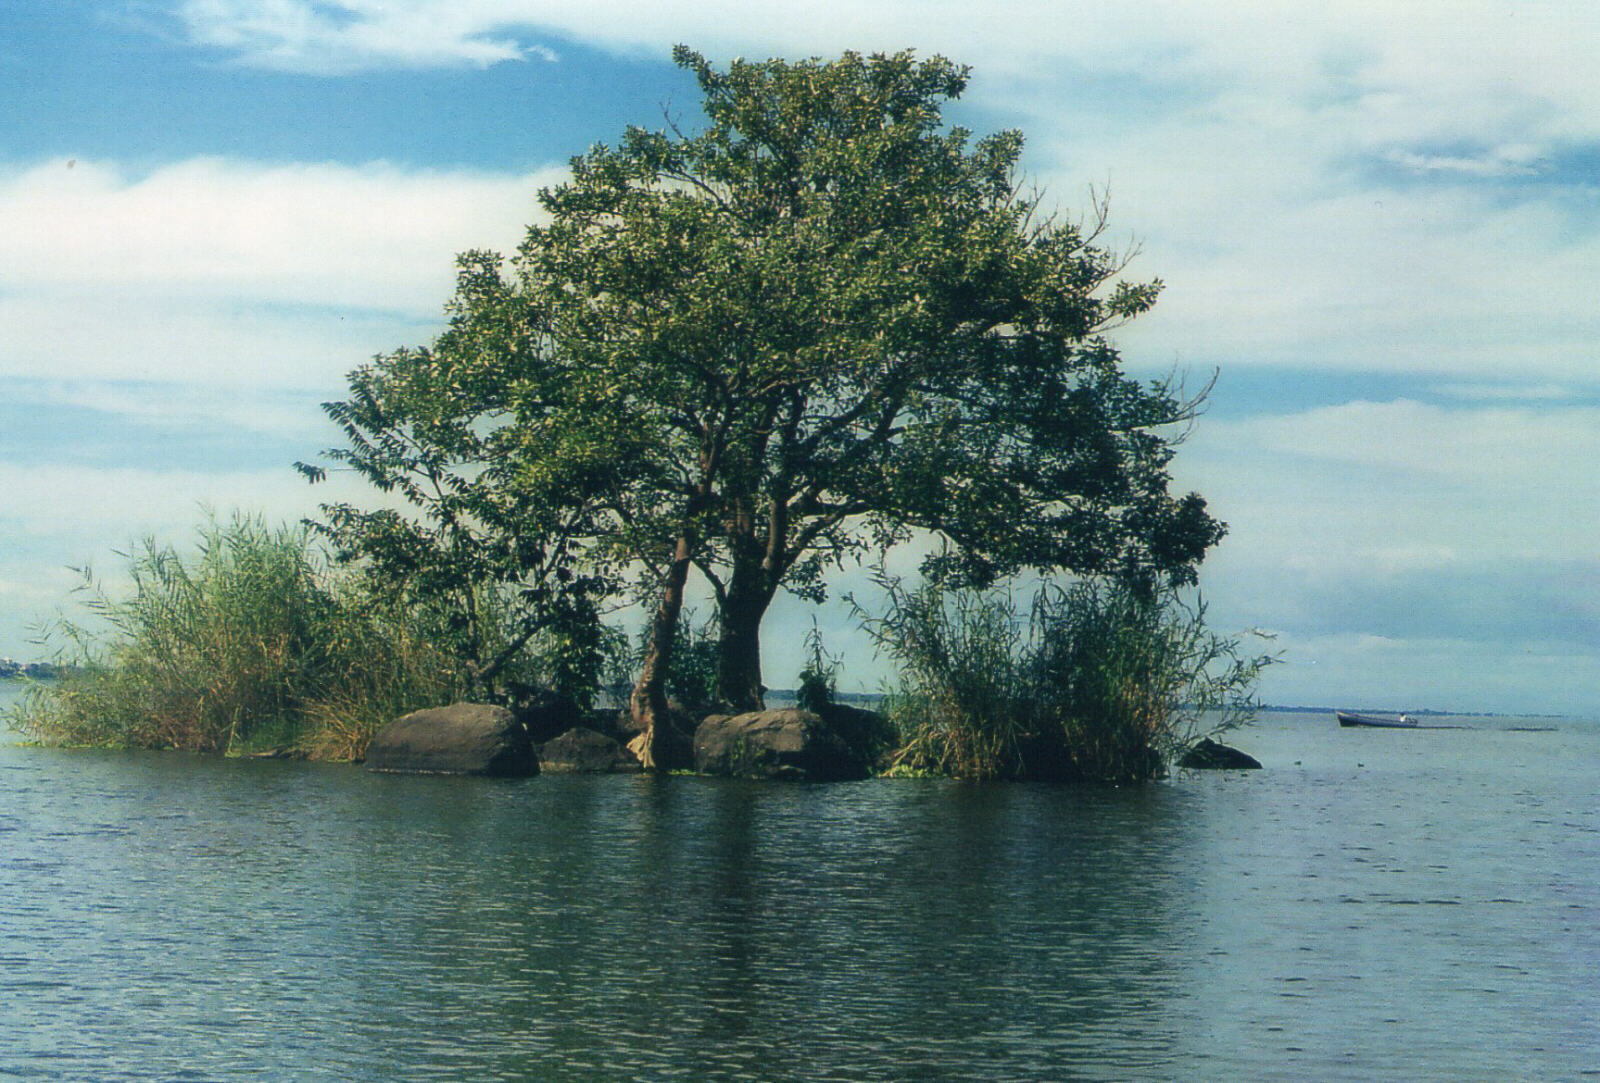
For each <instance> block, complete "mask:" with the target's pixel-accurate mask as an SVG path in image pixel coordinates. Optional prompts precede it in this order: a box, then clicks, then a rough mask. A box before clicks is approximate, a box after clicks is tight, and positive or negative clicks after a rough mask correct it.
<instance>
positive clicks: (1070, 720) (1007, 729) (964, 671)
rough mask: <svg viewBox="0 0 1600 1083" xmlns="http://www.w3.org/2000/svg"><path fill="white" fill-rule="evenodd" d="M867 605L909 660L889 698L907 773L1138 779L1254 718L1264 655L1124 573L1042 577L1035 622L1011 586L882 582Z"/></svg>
mask: <svg viewBox="0 0 1600 1083" xmlns="http://www.w3.org/2000/svg"><path fill="white" fill-rule="evenodd" d="M879 584H880V586H882V587H883V588H884V591H885V594H886V596H887V600H888V608H887V612H886V613H885V614H884V615H883V616H881V617H872V616H870V615H866V614H864V613H862V611H861V610H860V608H859V606H858V607H857V612H858V615H861V616H862V617H863V624H864V626H865V627H866V629H867V631H868V632H869V633H870V634H871V635H872V636H873V638H874V639H875V641H876V642H877V643H878V645H879V646H880V648H882V649H884V650H886V651H887V652H888V653H889V654H890V655H891V657H893V658H894V659H895V660H896V661H897V662H898V663H899V665H900V669H901V675H900V686H899V688H898V689H896V690H895V691H894V692H893V693H892V694H891V695H890V696H889V697H888V701H887V707H888V710H889V712H890V715H891V717H892V718H893V719H894V721H895V723H896V725H897V726H898V727H899V729H900V734H901V740H902V747H901V749H900V752H899V754H898V755H897V757H896V761H895V762H896V766H897V767H898V768H899V769H900V771H901V772H902V773H922V772H930V771H932V772H938V773H943V774H948V775H951V776H953V777H956V778H969V779H986V778H1026V777H1049V778H1071V779H1080V780H1085V781H1101V782H1136V781H1144V780H1147V779H1150V778H1154V777H1158V776H1160V775H1162V774H1164V773H1165V770H1166V765H1167V763H1168V762H1169V761H1170V759H1171V758H1172V757H1173V756H1174V755H1175V754H1176V753H1177V752H1178V751H1179V750H1181V749H1182V748H1185V747H1187V746H1188V745H1189V744H1192V743H1193V742H1194V741H1196V740H1198V739H1199V738H1200V737H1201V736H1204V735H1206V734H1210V733H1216V732H1219V731H1222V730H1226V729H1230V728H1232V727H1234V726H1237V725H1239V724H1240V723H1241V722H1243V721H1244V720H1246V719H1248V718H1249V717H1250V715H1251V714H1253V713H1254V707H1255V703H1254V698H1253V692H1254V687H1255V683H1256V679H1257V676H1258V674H1259V673H1260V670H1261V668H1262V667H1263V666H1265V665H1267V664H1268V663H1269V662H1270V661H1271V659H1270V658H1269V657H1267V656H1256V657H1250V656H1246V655H1243V654H1241V653H1240V641H1239V640H1237V639H1230V638H1227V637H1223V636H1219V635H1216V634H1215V633H1213V632H1211V631H1209V630H1208V629H1207V628H1206V625H1205V610H1204V606H1203V605H1202V604H1199V603H1197V604H1196V605H1194V606H1193V607H1190V606H1188V605H1186V604H1185V603H1184V602H1183V601H1182V600H1181V599H1180V598H1179V597H1178V596H1177V595H1176V594H1175V593H1173V592H1167V593H1158V594H1155V595H1149V594H1143V593H1140V592H1139V591H1136V590H1134V589H1133V588H1131V587H1129V586H1127V585H1125V584H1122V583H1120V582H1115V581H1101V580H1082V581H1077V582H1074V583H1073V584H1071V585H1070V586H1067V587H1059V586H1046V587H1044V588H1042V589H1041V590H1040V591H1039V593H1038V594H1037V595H1036V596H1035V597H1034V600H1033V604H1032V606H1031V608H1030V611H1029V614H1028V617H1027V619H1026V620H1024V619H1022V617H1021V616H1020V615H1019V613H1018V611H1017V608H1016V606H1015V604H1014V603H1013V601H1012V599H1011V596H1010V595H1009V594H1008V593H1005V592H1003V591H989V592H979V591H973V590H954V589H947V588H945V587H942V586H939V585H937V584H934V583H925V584H923V585H921V586H919V587H917V588H916V589H914V590H908V589H906V588H905V587H904V586H903V585H902V584H901V583H900V582H899V581H898V580H896V579H893V578H891V577H887V576H880V577H879Z"/></svg>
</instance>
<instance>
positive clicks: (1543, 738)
mask: <svg viewBox="0 0 1600 1083" xmlns="http://www.w3.org/2000/svg"><path fill="white" fill-rule="evenodd" d="M1450 721H1460V720H1450ZM1516 721H1517V720H1511V719H1484V720H1477V723H1478V724H1480V725H1482V726H1483V727H1484V728H1481V729H1471V730H1429V731H1416V732H1406V731H1385V730H1340V729H1339V728H1338V727H1337V725H1336V724H1335V722H1334V720H1333V718H1332V716H1331V715H1292V714H1267V715H1264V716H1263V717H1262V720H1261V722H1260V723H1258V725H1257V726H1255V727H1253V728H1251V729H1249V730H1246V731H1242V732H1241V733H1238V734H1236V735H1234V737H1233V738H1232V739H1231V740H1232V743H1234V744H1236V745H1238V746H1240V747H1242V748H1245V749H1246V750H1248V751H1250V752H1252V753H1253V754H1254V755H1256V756H1257V757H1258V758H1259V759H1261V760H1262V761H1263V762H1264V763H1265V764H1266V768H1267V769H1266V770H1264V771H1261V772H1255V773H1252V774H1200V773H1180V774H1179V775H1178V776H1177V777H1176V778H1174V779H1173V780H1171V781H1169V782H1166V783H1162V784H1158V785H1152V786H1147V787H1143V788H1137V789H1123V790H1076V789H1056V788H1049V787H1041V786H1024V785H1009V786H988V787H981V786H966V785H958V784H949V783H942V782H937V781H910V780H908V781H878V782H866V783H850V784H840V785H830V786H785V785H775V784H767V785H757V784H740V783H729V782H717V781H710V780H702V779H694V778H668V779H647V778H637V777H607V778H577V777H561V776H546V777H541V778H536V779H532V780H527V781H521V782H494V781H480V780H466V779H441V778H416V777H394V776H375V775H370V774H367V773H365V772H363V771H361V770H359V769H353V768H348V767H338V766H325V765H324V766H319V765H309V764H292V763H280V762H223V761H217V760H209V759H199V758H194V757H190V756H183V755H176V754H168V755H159V754H108V753H96V752H62V751H52V750H45V749H33V748H24V747H17V746H15V745H0V1079H4V1078H18V1079H46V1080H56V1079H59V1080H94V1081H107V1080H119V1079H127V1080H141V1081H142V1080H162V1079H167V1080H210V1079H217V1080H235V1079H253V1078H255V1079H286V1080H289V1079H292V1080H314V1079H339V1080H382V1081H387V1080H446V1079H448V1080H625V1079H628V1080H631V1079H644V1080H657V1079H662V1080H665V1079H684V1080H696V1081H698V1080H908V1081H910V1080H919V1081H920V1080H946V1079H947V1080H1075V1079H1085V1080H1111V1079H1250V1080H1267V1079H1294V1080H1336V1079H1349V1080H1370V1079H1390V1080H1393V1079H1418V1080H1433V1079H1478V1080H1502V1079H1570V1078H1577V1077H1580V1076H1583V1075H1586V1074H1597V1066H1600V982H1597V981H1596V975H1597V974H1600V797H1597V793H1600V727H1597V726H1596V725H1595V724H1593V723H1586V722H1574V721H1568V720H1561V721H1560V722H1559V723H1555V724H1557V725H1559V727H1560V728H1559V729H1557V730H1555V731H1554V732H1509V731H1508V730H1507V729H1506V727H1508V726H1509V725H1512V724H1514V723H1515V722H1516ZM1544 724H1551V723H1548V722H1546V723H1544Z"/></svg>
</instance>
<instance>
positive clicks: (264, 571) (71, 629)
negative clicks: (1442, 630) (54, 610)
mask: <svg viewBox="0 0 1600 1083" xmlns="http://www.w3.org/2000/svg"><path fill="white" fill-rule="evenodd" d="M127 559H128V577H129V579H130V581H131V590H130V591H129V592H128V594H127V596H126V597H123V598H114V597H112V596H111V595H110V594H108V593H107V592H106V591H105V590H103V589H101V587H100V586H99V584H98V583H96V582H95V581H94V580H93V579H92V578H90V577H88V576H87V575H86V584H85V588H84V590H85V592H86V599H85V601H86V604H87V607H88V609H89V611H90V613H91V615H92V616H93V617H94V618H97V620H95V621H92V622H89V623H82V622H63V624H62V625H60V626H59V628H58V629H57V631H58V632H59V633H60V634H61V635H62V636H64V638H65V639H66V641H67V644H68V649H69V650H70V651H72V652H73V653H74V654H75V655H76V657H74V658H73V659H72V660H73V661H74V662H76V663H77V669H76V670H74V671H73V672H71V673H70V674H69V675H68V676H66V677H65V678H64V679H62V680H60V681H58V682H57V683H55V684H54V685H52V686H48V687H41V688H40V689H38V690H36V691H35V692H34V693H33V694H32V695H31V696H30V697H29V698H28V699H27V700H25V702H24V703H23V704H22V706H21V707H20V709H19V710H18V711H17V713H16V714H15V715H14V716H13V720H12V721H13V724H14V725H15V726H17V728H19V729H20V730H22V731H23V732H24V733H25V734H28V735H30V736H32V737H34V738H36V739H38V740H41V741H46V742H50V743H58V744H78V745H100V746H111V747H123V748H181V749H188V750H192V751H198V752H247V751H252V750H260V749H264V748H272V749H292V750H295V751H298V752H301V753H305V754H313V755H318V756H321V757H325V758H354V757H358V756H360V755H361V754H363V753H364V751H365V747H366V741H367V739H368V738H370V735H371V733H372V732H373V731H374V730H375V728H376V726H378V725H380V724H381V723H382V722H383V721H387V720H388V719H389V718H392V717H394V715H395V714H396V713H399V712H401V711H402V710H405V709H410V708H412V707H415V706H422V705H426V704H429V703H436V702H439V701H440V700H441V699H448V698H450V697H451V695H452V693H453V692H454V691H455V688H454V685H455V684H457V683H458V681H457V680H456V676H455V674H454V672H453V670H452V667H451V665H450V664H449V661H448V659H446V658H444V657H442V656H440V655H439V654H438V652H436V651H432V650H430V649H429V648H428V647H427V646H426V645H425V644H424V643H422V642H420V641H419V640H418V639H417V637H416V636H415V635H413V634H412V631H411V629H410V628H409V627H408V621H407V619H406V615H405V614H403V613H396V612H394V611H392V610H390V609H386V608H385V607H383V606H382V605H379V604H376V603H374V601H373V600H372V599H371V598H369V597H366V596H363V595H360V594H359V593H358V589H357V588H356V587H355V586H354V584H353V581H351V580H348V579H337V578H335V577H334V576H332V575H331V574H330V573H329V572H328V570H327V569H326V567H325V565H323V564H322V562H321V561H319V560H318V559H317V557H316V555H315V553H314V551H313V549H312V547H311V545H310V544H309V541H308V539H307V537H306V534H305V532H304V531H303V530H301V529H299V528H294V527H278V528H271V527H268V526H267V525H266V524H265V523H264V522H262V521H261V520H260V519H258V518H252V517H246V516H236V517H234V518H233V519H232V520H231V521H229V522H227V523H218V522H216V521H212V522H211V523H210V524H209V525H207V526H206V527H204V528H203V529H202V531H201V535H200V539H199V545H198V548H197V550H196V553H195V555H194V556H193V557H192V558H187V559H186V558H185V557H183V556H182V555H180V554H179V553H178V552H177V551H176V550H175V549H173V548H172V547H170V546H160V545H157V544H156V543H155V542H153V541H146V542H144V543H143V544H141V545H140V546H139V547H138V548H136V549H135V550H134V551H133V552H132V553H131V554H128V558H127Z"/></svg>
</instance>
